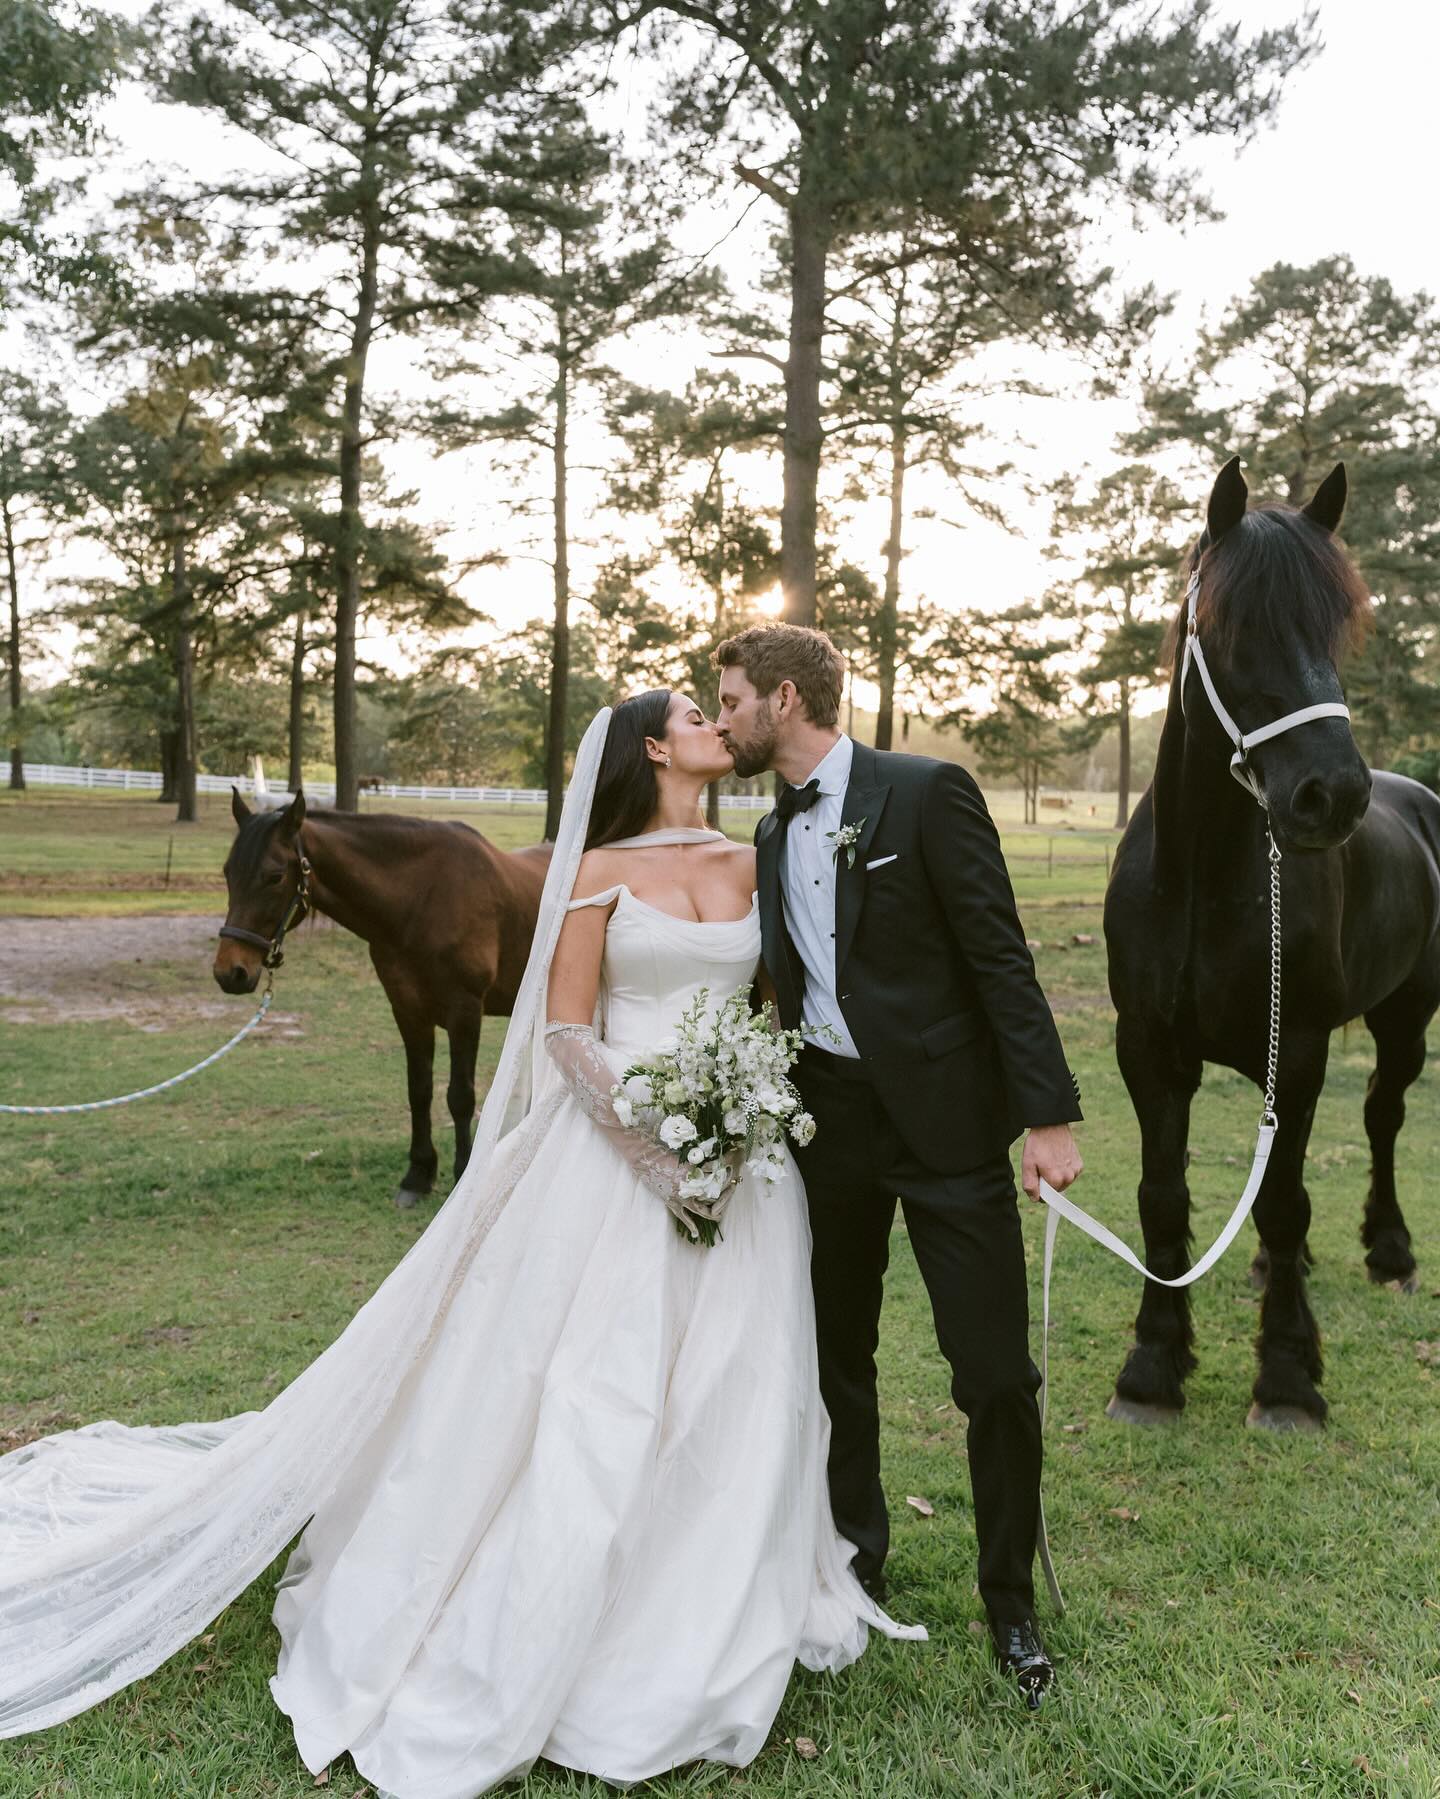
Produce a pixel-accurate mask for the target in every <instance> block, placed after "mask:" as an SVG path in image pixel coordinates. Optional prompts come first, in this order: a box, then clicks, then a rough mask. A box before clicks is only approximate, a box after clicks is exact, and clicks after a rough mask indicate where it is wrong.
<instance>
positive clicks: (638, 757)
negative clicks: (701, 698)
mask: <svg viewBox="0 0 1440 1799" xmlns="http://www.w3.org/2000/svg"><path fill="white" fill-rule="evenodd" d="M672 697H673V689H671V688H669V687H652V688H651V690H650V692H649V693H636V694H632V695H631V696H630V698H629V699H628V700H621V702H620V704H619V705H618V706H617V707H616V708H615V710H614V711H613V712H612V713H611V714H610V728H609V730H608V731H607V732H606V733H605V748H604V750H603V751H602V752H601V756H600V772H599V774H597V775H596V777H595V798H594V799H593V800H592V801H591V804H590V829H589V830H588V831H587V832H586V834H585V847H586V849H587V850H594V849H599V848H600V847H601V846H602V845H603V844H607V843H615V842H617V841H618V840H619V839H620V838H621V837H634V836H636V835H637V834H638V833H639V832H641V831H643V830H644V829H645V826H646V825H647V824H648V823H649V822H650V819H651V818H652V817H653V816H654V813H655V808H656V806H658V805H659V803H660V790H659V787H658V786H657V785H656V781H655V764H654V763H653V762H652V761H651V760H650V758H649V756H647V755H646V753H645V739H646V738H647V737H655V738H658V739H660V740H662V741H663V740H664V737H665V728H666V724H667V722H668V720H669V717H670V701H671V698H672Z"/></svg>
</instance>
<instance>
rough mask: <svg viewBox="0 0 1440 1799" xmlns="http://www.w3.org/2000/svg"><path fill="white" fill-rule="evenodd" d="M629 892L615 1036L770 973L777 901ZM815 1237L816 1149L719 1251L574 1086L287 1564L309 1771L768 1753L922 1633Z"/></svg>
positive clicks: (632, 1039) (612, 1768)
mask: <svg viewBox="0 0 1440 1799" xmlns="http://www.w3.org/2000/svg"><path fill="white" fill-rule="evenodd" d="M601 897H602V899H608V898H614V899H615V901H616V904H615V910H614V912H613V914H612V916H611V918H610V922H609V926H608V929H607V932H606V938H605V961H604V973H603V1000H602V1004H603V1008H604V1012H605V1018H606V1041H607V1043H608V1044H609V1045H610V1046H611V1047H612V1049H617V1050H619V1051H620V1052H621V1053H622V1054H623V1053H625V1052H632V1053H633V1054H634V1055H635V1056H636V1057H639V1056H641V1055H644V1054H645V1053H646V1052H647V1051H648V1050H651V1049H653V1048H654V1046H655V1045H656V1044H657V1043H659V1042H660V1041H662V1040H663V1039H664V1038H665V1037H667V1036H668V1035H670V1034H671V1033H672V1032H673V1029H674V1027H675V1025H676V1023H677V1022H678V1020H679V1017H680V1014H681V1013H682V1012H683V1011H684V1010H685V1008H686V1007H687V1006H688V1005H689V1004H690V1003H691V1001H692V1000H693V999H694V997H695V995H696V993H697V992H698V990H699V989H700V988H701V987H708V988H709V989H710V995H711V1003H712V1004H714V1005H718V1004H719V1002H720V1001H721V1000H723V999H724V998H726V997H727V996H728V995H729V994H731V993H732V992H734V990H735V989H736V988H737V987H740V986H743V985H745V984H746V983H747V982H748V981H749V980H750V979H751V977H752V975H753V974H754V971H755V965H756V961H757V959H758V956H759V945H760V928H759V922H758V916H757V914H756V911H755V909H754V908H753V907H752V909H751V912H750V914H749V916H748V917H746V918H743V919H740V920H738V921H737V922H735V923H722V924H697V923H692V922H690V921H687V920H682V919H677V918H674V917H671V916H670V915H669V914H667V913H664V912H660V911H657V910H656V909H655V908H654V907H651V906H648V905H646V904H645V903H644V902H643V901H641V900H638V899H636V898H635V897H634V896H633V895H632V894H631V893H630V892H629V891H628V889H626V888H623V887H622V888H620V889H618V890H617V891H616V892H615V893H612V894H610V895H606V896H601ZM809 1256H810V1236H809V1226H808V1223H807V1221H806V1213H805V1200H804V1193H803V1190H802V1188H801V1186H800V1183H799V1180H798V1178H796V1176H795V1174H794V1171H793V1165H792V1168H791V1173H790V1175H789V1177H788V1178H787V1179H785V1180H783V1181H781V1182H779V1183H777V1184H776V1185H774V1186H767V1185H766V1183H765V1182H763V1181H761V1180H759V1179H758V1178H757V1177H755V1176H753V1175H752V1176H747V1177H745V1179H744V1180H743V1181H742V1183H741V1185H740V1187H739V1189H738V1191H737V1192H736V1193H735V1195H734V1197H733V1198H732V1200H731V1202H730V1206H729V1209H728V1211H727V1212H726V1214H725V1224H724V1241H723V1242H722V1243H720V1244H718V1245H717V1246H716V1247H715V1248H714V1249H711V1250H706V1249H701V1248H697V1247H695V1246H694V1245H692V1244H690V1243H689V1242H687V1241H686V1240H685V1239H684V1238H683V1237H681V1235H680V1234H679V1232H678V1231H677V1230H676V1228H675V1225H674V1222H673V1221H672V1219H671V1216H670V1214H669V1212H667V1211H666V1209H665V1207H664V1206H663V1205H662V1204H661V1203H660V1202H659V1200H658V1199H657V1198H656V1197H655V1195H654V1193H652V1192H651V1191H650V1189H649V1188H648V1187H647V1186H645V1185H644V1184H643V1182H642V1181H641V1180H640V1179H639V1178H638V1177H637V1176H636V1175H635V1174H634V1173H633V1172H632V1170H631V1168H630V1166H629V1164H628V1163H627V1162H626V1161H625V1160H623V1159H622V1157H621V1156H620V1155H619V1154H617V1153H616V1151H615V1150H614V1149H613V1148H612V1147H611V1145H610V1143H609V1142H608V1141H607V1140H606V1139H605V1136H604V1134H603V1133H602V1132H600V1131H599V1130H597V1128H596V1127H595V1125H594V1124H593V1123H592V1122H591V1120H590V1119H589V1118H588V1117H587V1116H586V1115H585V1113H584V1112H583V1111H582V1110H581V1109H580V1106H579V1104H578V1102H577V1101H576V1100H574V1099H572V1098H570V1097H568V1096H567V1097H566V1098H565V1100H564V1101H563V1102H562V1105H561V1109H560V1111H559V1113H558V1115H557V1116H556V1118H555V1120H554V1122H553V1124H552V1125H551V1126H550V1128H549V1130H548V1131H547V1132H546V1134H545V1136H544V1139H543V1141H542V1142H541V1143H540V1145H539V1147H538V1149H537V1150H536V1152H535V1155H534V1159H533V1160H532V1161H531V1162H530V1165H529V1167H528V1168H527V1169H526V1171H525V1173H524V1175H523V1177H522V1178H521V1181H520V1184H519V1185H518V1187H517V1188H516V1190H515V1193H514V1195H513V1197H512V1199H511V1202H510V1204H509V1206H508V1207H507V1208H506V1210H505V1212H504V1214H503V1216H502V1217H501V1218H500V1220H499V1222H498V1223H497V1224H496V1226H495V1228H494V1230H493V1231H492V1232H491V1234H490V1237H489V1238H488V1240H487V1242H486V1244H485V1249H484V1252H483V1253H482V1254H481V1255H480V1256H479V1257H478V1258H477V1260H476V1262H475V1265H474V1267H473V1269H472V1270H471V1273H470V1276H469V1278H468V1280H467V1281H466V1283H465V1285H464V1287H463V1288H462V1290H461V1291H460V1293H459V1294H458V1295H457V1297H456V1300H455V1303H454V1305H453V1307H452V1308H451V1311H450V1313H449V1316H448V1317H447V1319H446V1321H445V1326H444V1329H443V1332H442V1334H441V1335H440V1337H439V1338H438V1339H437V1341H436V1343H435V1345H434V1347H433V1349H432V1350H431V1352H430V1353H429V1355H428V1356H427V1357H426V1358H425V1360H424V1361H423V1363H422V1364H421V1365H420V1366H419V1367H418V1368H417V1369H416V1371H415V1374H414V1375H413V1377H412V1380H411V1382H410V1383H409V1385H408V1386H407V1388H406V1389H405V1390H404V1391H402V1393H401V1395H400V1397H399V1400H398V1402H397V1404H396V1405H395V1406H394V1408H393V1409H392V1412H391V1415H390V1417H389V1419H388V1420H387V1422H386V1424H385V1427H384V1429H383V1430H381V1431H380V1432H378V1433H377V1435H376V1437H375V1439H374V1440H373V1442H372V1443H371V1444H370V1445H369V1447H367V1449H366V1452H365V1454H364V1455H363V1456H362V1457H361V1458H360V1459H359V1460H358V1461H357V1463H356V1465H355V1466H354V1468H353V1469H352V1470H351V1472H350V1474H349V1475H348V1476H347V1479H346V1482H345V1485H344V1487H343V1488H342V1489H341V1490H340V1491H339V1492H338V1493H337V1494H336V1495H335V1496H334V1498H333V1499H332V1500H331V1501H330V1502H329V1504H327V1506H326V1508H325V1509H324V1511H323V1512H321V1513H320V1515H319V1516H317V1518H316V1519H315V1520H314V1522H313V1523H312V1524H311V1525H310V1527H309V1528H308V1529H307V1531H306V1532H305V1535H304V1537H303V1538H302V1539H301V1542H300V1544H299V1546H298V1548H297V1549H296V1551H295V1554H294V1556H293V1557H292V1559H291V1563H290V1566H289V1568H288V1569H287V1571H286V1575H285V1579H284V1582H283V1584H282V1587H281V1591H280V1594H279V1597H278V1599H277V1602H276V1606H275V1622H276V1623H277V1625H278V1626H279V1628H280V1634H281V1637H282V1640H283V1644H284V1647H283V1649H282V1651H281V1657H280V1671H279V1673H278V1674H277V1675H276V1677H275V1679H274V1681H273V1682H272V1683H271V1684H272V1687H273V1689H274V1692H275V1696H276V1699H277V1700H278V1701H279V1703H280V1705H281V1706H282V1707H283V1708H284V1710H285V1711H286V1712H288V1713H289V1714H290V1716H291V1718H292V1719H293V1720H294V1724H295V1735H296V1740H297V1742H298V1743H299V1746H300V1753H301V1755H302V1757H303V1758H304V1760H305V1763H306V1765H307V1767H309V1768H311V1769H312V1770H319V1769H320V1768H322V1767H323V1766H324V1765H325V1764H326V1763H327V1762H329V1761H330V1760H331V1759H332V1758H333V1757H334V1756H336V1755H338V1754H339V1753H340V1752H341V1751H342V1750H346V1749H348V1750H349V1751H350V1752H351V1754H352V1755H353V1756H354V1758H355V1762H356V1765H357V1766H358V1767H359V1769H360V1772H361V1773H362V1774H364V1775H365V1776H366V1777H367V1778H368V1779H370V1780H372V1781H374V1782H375V1783H376V1784H377V1785H378V1786H379V1787H380V1788H381V1789H382V1790H386V1791H394V1792H395V1793H397V1794H400V1795H402V1799H461V1796H468V1795H470V1794H474V1793H478V1792H480V1791H481V1790H482V1789H483V1788H485V1787H486V1786H489V1785H490V1784H492V1783H493V1782H495V1781H498V1780H502V1779H504V1778H505V1777H506V1776H507V1775H512V1774H516V1773H519V1772H521V1771H523V1770H524V1769H525V1768H526V1767H528V1766H529V1764H530V1763H531V1762H532V1761H534V1760H535V1758H536V1757H537V1756H544V1757H546V1758H547V1759H548V1760H550V1761H555V1762H560V1763H563V1764H564V1765H565V1766H567V1767H571V1768H578V1769H581V1770H583V1771H585V1772H587V1773H591V1774H598V1775H600V1776H602V1777H603V1778H605V1779H608V1780H614V1781H631V1780H641V1779H644V1778H645V1777H647V1776H648V1775H652V1774H657V1773H661V1772H663V1771H664V1770H666V1769H669V1768H672V1767H675V1766H677V1765H679V1764H680V1763H682V1762H687V1761H691V1760H694V1759H696V1758H700V1757H704V1758H708V1759H711V1760H714V1761H721V1762H730V1763H734V1764H737V1765H739V1764H744V1763H745V1762H748V1761H750V1760H751V1759H752V1758H753V1757H754V1756H755V1755H756V1754H757V1753H758V1752H759V1751H760V1750H761V1749H762V1748H763V1747H764V1745H765V1741H766V1738H767V1734H768V1732H769V1729H770V1725H771V1723H772V1722H773V1720H774V1717H775V1713H776V1711H777V1710H778V1708H779V1705H780V1701H781V1698H782V1697H783V1695H784V1692H785V1687H786V1683H787V1682H788V1680H789V1678H790V1673H791V1669H792V1668H793V1666H794V1664H795V1662H796V1660H797V1659H798V1660H800V1661H801V1662H803V1663H804V1664H805V1666H806V1667H809V1668H816V1669H819V1668H841V1667H844V1666H845V1665H846V1664H847V1663H848V1662H851V1661H853V1660H854V1659H855V1657H856V1656H858V1655H859V1654H860V1653H861V1651H862V1650H863V1649H864V1647H865V1639H866V1630H867V1626H869V1625H877V1626H879V1627H880V1628H882V1629H885V1630H891V1631H893V1630H894V1629H895V1627H894V1626H893V1625H891V1624H890V1621H889V1620H888V1619H887V1618H885V1617H884V1615H883V1614H882V1613H880V1612H879V1611H878V1610H877V1609H876V1607H875V1606H874V1604H873V1603H872V1602H871V1600H870V1599H869V1598H868V1597H867V1596H866V1594H865V1593H864V1591H863V1590H862V1589H861V1587H860V1586H859V1584H858V1583H857V1582H856V1580H855V1578H854V1576H853V1575H851V1574H850V1572H849V1568H848V1561H849V1556H850V1549H849V1546H848V1545H845V1544H843V1543H842V1542H841V1540H840V1539H839V1538H838V1537H837V1536H836V1534H835V1529H834V1526H833V1524H832V1523H831V1522H830V1513H829V1505H828V1500H827V1497H826V1486H825V1455H826V1445H827V1440H828V1435H829V1427H828V1423H827V1420H826V1417H825V1414H824V1410H823V1408H822V1406H821V1403H820V1396H819V1387H818V1379H817V1373H816V1360H815V1335H814V1318H813V1313H812V1307H811V1299H810V1287H809Z"/></svg>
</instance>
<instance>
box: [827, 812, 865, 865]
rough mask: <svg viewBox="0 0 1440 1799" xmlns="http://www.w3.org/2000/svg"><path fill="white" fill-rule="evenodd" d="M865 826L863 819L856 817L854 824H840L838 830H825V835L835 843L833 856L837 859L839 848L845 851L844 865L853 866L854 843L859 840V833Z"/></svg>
mask: <svg viewBox="0 0 1440 1799" xmlns="http://www.w3.org/2000/svg"><path fill="white" fill-rule="evenodd" d="M864 828H865V820H864V819H863V818H857V819H856V820H855V822H854V824H849V825H841V827H840V829H839V830H838V831H827V832H826V833H825V835H826V836H827V837H828V838H829V839H830V841H831V842H832V843H833V844H834V845H835V850H834V854H835V858H836V860H837V861H838V860H839V857H840V852H841V850H844V852H845V866H846V867H847V868H853V867H854V866H855V845H856V844H857V843H858V842H859V841H860V833H861V831H862V830H863V829H864Z"/></svg>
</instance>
